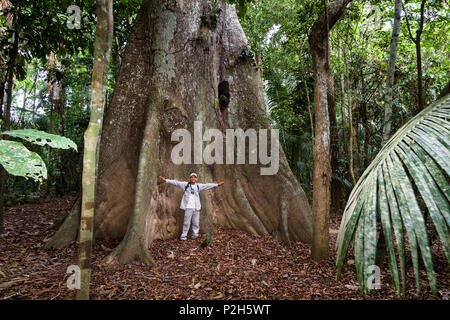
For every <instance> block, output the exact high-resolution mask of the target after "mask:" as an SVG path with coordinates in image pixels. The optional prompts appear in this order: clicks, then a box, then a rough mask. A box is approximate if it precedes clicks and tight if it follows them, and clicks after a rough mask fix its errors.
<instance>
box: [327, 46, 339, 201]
mask: <svg viewBox="0 0 450 320" xmlns="http://www.w3.org/2000/svg"><path fill="white" fill-rule="evenodd" d="M329 47H330V53H329V55H328V57H329V56H330V55H331V46H329ZM328 63H329V61H328ZM327 87H328V89H327V101H328V111H329V117H330V141H331V146H330V147H331V171H332V172H337V171H338V168H339V161H338V160H339V159H338V158H339V142H338V139H339V137H338V128H337V119H336V99H335V92H334V77H333V74H332V73H331V72H329V73H328V80H327ZM341 186H342V185H341V183H340V182H339V181H338V180H337V179H331V206H332V207H333V208H334V209H335V210H337V209H339V202H340V200H341Z"/></svg>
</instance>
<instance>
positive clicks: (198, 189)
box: [184, 182, 200, 192]
mask: <svg viewBox="0 0 450 320" xmlns="http://www.w3.org/2000/svg"><path fill="white" fill-rule="evenodd" d="M196 185H197V192H200V187H199V186H198V183H197V184H196ZM187 188H189V182H188V183H187V185H186V187H184V191H186V190H187Z"/></svg>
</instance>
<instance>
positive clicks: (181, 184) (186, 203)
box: [166, 179, 219, 210]
mask: <svg viewBox="0 0 450 320" xmlns="http://www.w3.org/2000/svg"><path fill="white" fill-rule="evenodd" d="M166 183H168V184H171V185H174V186H176V187H178V188H180V189H181V190H183V197H182V198H181V204H180V209H182V210H186V209H188V208H192V209H195V210H200V209H201V208H202V205H201V203H200V191H203V190H208V189H211V188H215V187H218V186H219V185H218V184H217V183H196V184H194V185H193V186H188V184H189V182H187V181H178V180H171V179H166ZM186 186H188V187H187V188H186ZM191 187H192V188H193V190H194V194H193V195H192V193H191ZM192 201H193V202H194V205H192Z"/></svg>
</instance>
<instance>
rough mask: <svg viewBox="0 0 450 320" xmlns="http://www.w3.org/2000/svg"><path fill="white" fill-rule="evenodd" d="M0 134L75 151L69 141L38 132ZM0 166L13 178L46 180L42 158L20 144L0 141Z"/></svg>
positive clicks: (30, 130)
mask: <svg viewBox="0 0 450 320" xmlns="http://www.w3.org/2000/svg"><path fill="white" fill-rule="evenodd" d="M0 134H5V135H9V136H12V137H17V138H22V139H25V140H27V141H29V142H31V143H33V144H37V145H49V146H50V147H52V148H58V149H68V148H73V149H75V150H77V146H76V145H75V143H73V142H72V141H71V140H70V139H67V138H65V137H61V136H58V135H54V134H48V133H46V132H42V131H38V130H33V129H25V130H13V131H4V132H1V133H0ZM0 164H1V165H2V166H3V167H4V168H5V170H6V171H7V172H8V173H10V174H12V175H14V176H21V177H25V178H27V179H28V178H32V179H33V180H35V181H38V182H42V181H43V180H44V179H47V167H46V166H45V163H44V161H43V160H42V158H41V157H40V156H39V155H38V154H37V153H35V152H31V151H29V150H28V149H27V148H26V147H25V146H24V145H23V144H22V143H20V142H16V141H9V140H0Z"/></svg>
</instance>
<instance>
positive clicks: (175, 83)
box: [95, 0, 312, 263]
mask: <svg viewBox="0 0 450 320" xmlns="http://www.w3.org/2000/svg"><path fill="white" fill-rule="evenodd" d="M249 52H250V51H249V46H248V43H247V40H246V37H245V35H244V33H243V31H242V28H241V26H240V24H239V20H238V18H237V15H236V12H235V9H234V7H232V6H228V5H225V4H224V2H222V1H218V2H217V3H216V4H213V5H211V3H210V2H209V1H206V0H196V1H170V0H166V1H155V0H144V1H143V4H142V7H141V10H140V12H139V14H138V16H137V20H136V23H135V25H134V27H133V31H132V33H131V36H130V38H129V39H128V43H127V48H126V50H125V54H124V57H123V60H122V65H121V67H120V71H119V75H118V78H117V81H116V87H115V91H114V95H113V97H112V100H111V103H110V105H109V106H108V108H107V111H106V115H105V120H104V127H103V131H102V142H101V147H100V158H99V176H98V193H97V197H96V203H95V208H96V215H95V231H96V236H97V237H102V238H115V239H123V240H122V242H121V244H120V245H119V247H118V248H117V249H116V250H115V252H113V254H112V255H111V256H109V257H108V258H107V259H106V261H107V262H117V261H118V262H120V263H126V262H129V261H131V260H135V259H137V260H141V261H144V262H146V261H147V262H148V261H150V259H149V257H145V256H144V255H146V253H144V252H145V249H146V248H148V246H149V245H150V244H151V242H152V241H153V240H154V239H168V238H174V237H177V236H178V235H179V233H180V231H181V226H182V220H183V212H182V211H181V210H180V209H179V203H180V198H181V193H180V191H179V190H177V189H175V188H170V187H167V186H166V185H164V184H159V185H158V184H157V182H156V177H157V176H158V175H162V176H166V177H170V178H175V179H178V180H185V179H187V176H188V174H189V173H190V172H191V171H195V172H197V173H198V174H199V180H200V182H210V181H219V180H222V181H225V184H224V185H223V186H222V187H221V188H220V189H214V190H211V191H207V192H204V193H203V194H202V213H201V218H200V226H201V232H208V231H213V230H214V226H222V227H225V228H235V229H240V230H244V231H247V232H250V233H258V234H272V235H273V236H274V237H276V238H279V239H282V240H285V241H289V240H290V241H292V240H293V241H298V240H300V241H304V242H310V241H311V236H312V226H311V210H310V207H309V204H308V201H307V199H306V196H305V194H304V192H303V190H302V189H301V188H300V186H299V183H298V181H297V180H296V179H295V177H294V175H293V174H292V172H291V171H290V169H289V166H288V163H287V161H286V158H285V155H284V153H283V151H282V150H280V167H279V171H278V173H277V174H275V175H261V174H260V168H261V167H266V166H263V165H261V164H234V165H232V164H210V165H208V164H204V163H197V164H181V165H175V164H174V163H173V162H172V161H171V151H172V148H173V146H174V142H172V141H171V135H172V133H173V132H174V130H176V129H179V128H185V129H187V130H189V132H191V133H193V132H194V121H202V125H203V128H204V129H207V128H217V129H219V130H220V131H221V132H222V133H223V134H224V135H225V130H226V129H227V128H242V129H243V130H246V129H248V128H254V129H256V130H258V129H265V128H269V127H270V126H269V123H268V120H267V117H266V113H265V110H264V101H263V95H262V83H261V78H260V73H259V72H258V70H257V68H255V66H254V61H253V59H252V57H251V55H249ZM149 118H151V120H149ZM150 124H151V125H150ZM149 125H150V126H151V128H149ZM144 132H145V133H144ZM193 136H194V134H193ZM224 150H225V148H224ZM246 151H248V148H247V149H246ZM142 152H144V153H146V154H148V156H147V155H146V156H147V157H148V158H147V159H144V158H143V157H142ZM247 154H248V153H247ZM140 155H141V156H140ZM224 161H225V159H224ZM247 162H248V161H247ZM144 169H145V170H144ZM136 241H137V242H138V243H136ZM142 249H144V250H142Z"/></svg>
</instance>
